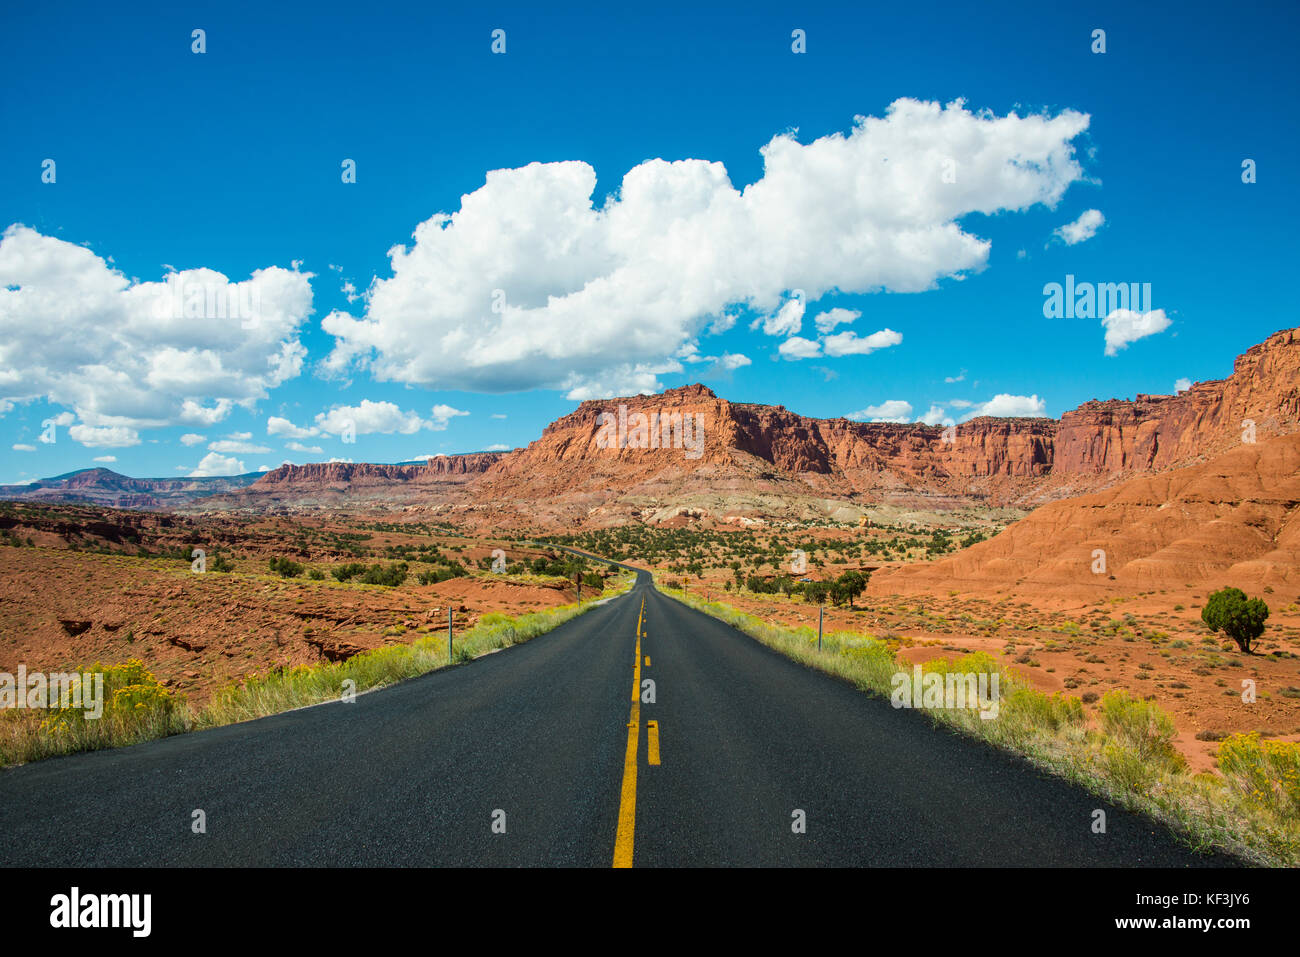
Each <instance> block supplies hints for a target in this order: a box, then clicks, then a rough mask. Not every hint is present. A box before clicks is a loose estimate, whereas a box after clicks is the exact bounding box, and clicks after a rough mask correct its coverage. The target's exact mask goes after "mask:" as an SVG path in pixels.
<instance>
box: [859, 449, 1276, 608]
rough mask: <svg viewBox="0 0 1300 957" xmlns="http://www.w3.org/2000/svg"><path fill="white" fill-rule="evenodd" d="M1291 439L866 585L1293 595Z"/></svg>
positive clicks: (1053, 592)
mask: <svg viewBox="0 0 1300 957" xmlns="http://www.w3.org/2000/svg"><path fill="white" fill-rule="evenodd" d="M1298 570H1300V433H1296V432H1293V433H1291V434H1289V435H1283V436H1276V437H1273V438H1270V439H1264V440H1261V441H1259V442H1256V443H1254V444H1250V443H1239V444H1238V445H1236V446H1235V447H1234V448H1233V449H1231V450H1230V451H1228V452H1225V453H1223V454H1222V455H1219V456H1217V457H1215V458H1213V459H1211V460H1210V461H1208V462H1201V463H1197V464H1193V465H1188V466H1186V467H1184V468H1178V469H1171V470H1168V471H1164V472H1159V473H1150V474H1146V475H1140V476H1137V477H1135V478H1131V479H1128V480H1127V481H1124V482H1121V483H1119V484H1117V485H1114V486H1112V487H1110V488H1108V489H1106V490H1104V491H1101V492H1097V493H1094V494H1091V495H1084V496H1080V497H1077V498H1070V499H1065V500H1063V501H1059V502H1052V503H1050V504H1047V505H1044V506H1042V507H1041V508H1039V509H1037V510H1035V511H1034V512H1031V513H1030V514H1029V515H1028V516H1027V517H1026V518H1023V519H1021V520H1020V521H1019V522H1016V523H1015V524H1013V525H1011V526H1010V527H1008V528H1007V529H1006V530H1005V531H1003V532H1002V533H1001V534H1000V535H997V536H995V537H994V538H992V539H989V540H988V541H986V542H981V543H980V544H978V545H975V546H972V547H971V548H968V549H965V550H963V551H961V552H959V553H958V554H956V555H954V556H953V557H951V558H948V559H944V560H942V561H937V562H933V563H921V564H915V565H908V566H905V567H902V568H899V569H897V570H896V571H893V572H892V573H882V574H881V575H879V576H878V578H877V579H873V581H872V591H873V592H874V593H887V592H897V593H908V592H929V593H941V592H944V591H946V590H949V589H961V590H965V589H971V590H975V591H979V592H981V593H985V592H988V591H994V592H997V591H1014V592H1016V593H1017V594H1024V595H1030V594H1041V595H1050V596H1053V597H1055V598H1058V599H1061V600H1065V601H1069V600H1078V599H1081V598H1087V597H1089V596H1093V595H1095V593H1097V592H1099V591H1104V590H1107V589H1110V588H1112V587H1119V588H1128V589H1130V590H1131V589H1158V588H1163V589H1174V590H1177V591H1179V592H1180V593H1181V592H1182V591H1183V590H1184V589H1185V588H1187V587H1188V586H1189V585H1190V584H1192V583H1194V582H1203V581H1213V582H1214V583H1216V587H1217V586H1221V585H1223V584H1228V585H1235V586H1238V587H1241V588H1244V589H1247V590H1249V591H1252V592H1255V591H1262V590H1263V589H1265V588H1267V589H1269V590H1270V592H1272V591H1276V593H1277V594H1278V595H1279V596H1280V600H1281V601H1282V602H1283V603H1286V602H1288V601H1290V600H1292V599H1293V598H1294V596H1295V594H1296V589H1297V588H1300V571H1298Z"/></svg>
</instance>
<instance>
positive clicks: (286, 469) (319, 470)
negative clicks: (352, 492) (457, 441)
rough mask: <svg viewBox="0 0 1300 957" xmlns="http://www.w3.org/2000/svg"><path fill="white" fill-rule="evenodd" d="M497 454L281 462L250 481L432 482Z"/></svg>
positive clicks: (478, 469) (265, 484)
mask: <svg viewBox="0 0 1300 957" xmlns="http://www.w3.org/2000/svg"><path fill="white" fill-rule="evenodd" d="M501 455H502V453H500V452H475V453H472V454H469V455H435V456H432V457H431V458H430V459H429V460H428V462H420V463H412V464H405V465H376V464H373V463H370V462H311V463H308V464H306V465H281V466H280V467H279V468H277V469H272V470H271V471H269V472H267V473H266V474H265V475H263V476H262V477H261V478H259V479H258V480H257V481H256V482H254V483H253V489H252V490H253V491H261V490H275V489H283V488H286V487H292V486H301V487H321V488H342V487H348V486H358V487H365V486H375V485H391V484H398V483H408V482H410V483H415V484H420V483H426V482H435V481H438V480H440V479H444V478H446V477H448V476H473V475H480V474H482V473H483V472H486V471H487V470H488V469H489V468H491V467H492V466H493V465H494V464H496V462H497V461H498V460H500V458H501Z"/></svg>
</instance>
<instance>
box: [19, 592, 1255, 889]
mask: <svg viewBox="0 0 1300 957" xmlns="http://www.w3.org/2000/svg"><path fill="white" fill-rule="evenodd" d="M638 632H639V634H638ZM638 647H639V649H640V654H639V657H638V653H637V649H638ZM638 661H639V663H640V668H639V675H638V674H637V673H636V672H637V670H638V669H637V663H638ZM646 680H651V681H653V682H654V690H655V700H654V703H649V702H648V701H647V702H642V701H640V700H638V701H635V702H634V701H633V688H634V687H643V686H642V685H641V682H644V681H646ZM634 682H636V684H635V685H634ZM633 719H635V726H633V727H629V724H630V723H631V721H632V720H633ZM650 722H654V723H655V725H654V732H655V734H656V735H657V743H658V752H659V754H658V763H653V759H654V757H655V756H654V755H652V754H651V750H652V734H651V727H650ZM629 742H630V743H629ZM629 778H631V780H630V781H629ZM629 785H630V787H629ZM629 804H630V805H631V806H630V807H629ZM1096 808H1103V809H1105V811H1106V815H1107V828H1106V833H1105V834H1095V833H1093V830H1092V822H1093V811H1094V809H1096ZM195 810H202V811H203V812H204V815H205V817H206V833H194V831H193V829H192V822H193V820H194V811H195ZM502 812H503V813H502ZM796 812H802V820H803V822H804V828H803V830H802V832H801V833H796V828H795V826H794V825H795V824H796V822H797V820H799V818H800V815H799V814H797V813H796ZM620 857H621V859H619V860H618V863H622V864H629V863H630V864H632V865H634V866H684V865H763V866H766V865H836V866H914V865H936V866H948V865H960V866H967V865H970V866H980V865H984V866H1091V865H1097V866H1107V865H1111V866H1114V865H1118V866H1160V867H1180V866H1198V865H1200V866H1209V865H1218V866H1222V865H1223V864H1225V863H1232V862H1231V861H1230V860H1225V859H1222V858H1213V857H1206V856H1202V855H1198V854H1195V853H1194V852H1192V851H1190V850H1188V849H1186V848H1185V847H1184V846H1182V845H1180V844H1179V843H1178V842H1176V841H1175V839H1174V838H1173V837H1172V836H1171V835H1170V834H1168V833H1167V832H1165V831H1164V830H1163V829H1161V828H1160V827H1158V826H1157V825H1155V824H1152V823H1151V822H1149V821H1146V820H1145V819H1142V818H1140V817H1137V816H1134V815H1132V814H1129V813H1127V812H1124V811H1121V810H1119V809H1117V808H1114V807H1112V806H1110V805H1108V804H1106V803H1105V802H1102V801H1100V800H1099V799H1097V798H1095V797H1093V796H1090V795H1089V794H1087V793H1086V792H1084V791H1082V790H1080V789H1078V788H1075V787H1073V786H1071V785H1069V784H1066V783H1064V782H1062V781H1059V780H1056V779H1053V778H1050V777H1047V776H1045V775H1042V774H1040V773H1038V772H1036V771H1034V770H1033V769H1032V768H1029V767H1028V766H1027V765H1025V764H1024V763H1023V762H1021V761H1019V760H1018V759H1015V758H1013V757H1010V756H1007V755H1003V754H1001V753H999V752H997V751H995V750H993V749H991V748H989V747H987V746H985V745H983V744H981V743H979V742H975V741H972V740H969V739H966V738H963V737H960V736H958V735H955V734H953V733H950V732H946V731H943V730H938V729H936V728H934V727H933V726H932V725H931V724H930V723H929V722H928V721H927V720H926V719H925V718H924V716H922V715H920V714H917V713H915V712H911V711H907V710H896V709H894V708H892V707H891V706H890V705H889V703H888V702H887V701H883V700H880V699H875V698H871V697H867V696H865V695H863V694H861V693H859V692H857V691H855V690H854V689H853V688H852V687H850V686H849V685H847V684H845V683H843V682H840V681H838V680H836V679H833V678H829V677H827V676H825V675H822V674H819V673H817V672H814V671H810V670H808V669H806V668H804V667H802V666H800V665H798V664H795V663H793V662H791V661H789V660H788V659H786V658H784V657H782V656H780V655H778V654H777V653H775V652H773V651H770V650H769V649H767V648H765V647H763V646H761V645H759V644H758V643H757V642H755V641H753V640H752V639H750V638H748V637H746V636H744V635H742V634H740V633H739V632H737V631H735V630H733V629H731V628H729V627H728V626H726V625H724V624H722V623H721V622H718V621H716V620H714V619H712V618H709V617H707V616H704V615H701V614H699V613H697V612H694V611H692V610H690V609H687V608H685V607H684V606H682V605H680V604H679V603H677V602H674V601H673V600H672V599H669V598H665V597H663V596H661V595H659V594H658V593H656V592H655V591H654V590H653V589H652V588H651V587H650V585H649V579H648V577H647V576H644V575H642V576H641V577H640V579H639V580H638V583H637V586H636V588H634V589H633V590H632V591H631V592H630V593H629V594H627V595H624V596H622V597H620V598H618V599H616V600H614V601H611V602H608V603H606V604H604V605H602V606H600V607H597V608H595V609H593V610H592V611H589V612H588V613H587V614H585V615H582V616H581V617H579V618H577V619H574V620H573V621H570V622H568V623H566V624H565V625H562V626H561V627H560V628H558V629H556V630H555V631H553V632H551V633H550V634H547V635H544V636H542V637H539V638H535V639H533V640H532V641H530V642H528V643H526V644H523V645H519V646H516V647H514V648H510V649H507V650H505V651H503V652H500V653H497V654H492V655H487V656H484V657H482V658H480V659H478V660H476V661H474V662H471V663H469V664H465V665H461V666H457V667H454V668H449V669H445V670H443V671H439V672H434V673H432V674H429V675H425V676H423V677H421V678H416V679H413V680H411V681H407V682H404V683H402V684H400V685H397V686H394V687H392V688H387V689H384V690H382V691H376V692H372V693H370V694H365V695H361V696H359V697H357V698H356V700H355V701H354V702H353V703H351V704H344V703H341V702H338V703H329V704H325V705H321V706H318V707H313V708H306V709H302V710H299V711H294V712H290V713H287V714H282V715H276V716H274V717H270V718H263V719H260V720H257V721H251V722H247V723H244V724H239V725H232V726H228V727H224V728H216V729H212V730H208V731H202V732H198V733H194V734H188V735H180V736H177V737H173V738H168V739H165V740H161V741H155V742H150V743H148V744H143V745H137V746H134V747H130V748H123V749H119V750H115V751H104V752H97V753H92V754H85V755H77V756H73V757H68V758H57V759H54V760H50V761H45V762H40V763H37V764H33V765H28V766H25V767H21V768H15V769H11V770H7V771H2V772H0V864H4V865H9V866H14V865H19V866H43V865H61V866H73V867H79V866H123V865H126V866H131V865H178V866H179V865H185V866H208V865H213V866H230V865H283V866H301V865H313V866H314V865H415V866H428V865H465V866H470V865H482V866H528V865H577V866H593V867H609V866H610V865H611V864H613V863H615V862H616V858H620Z"/></svg>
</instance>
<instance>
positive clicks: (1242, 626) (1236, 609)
mask: <svg viewBox="0 0 1300 957" xmlns="http://www.w3.org/2000/svg"><path fill="white" fill-rule="evenodd" d="M1267 619H1268V605H1266V604H1264V602H1263V601H1262V600H1261V599H1259V598H1247V597H1246V593H1245V592H1243V591H1242V590H1241V589H1240V588H1222V589H1220V590H1219V591H1216V592H1215V593H1214V594H1212V595H1210V597H1209V598H1208V599H1207V600H1206V602H1205V607H1204V608H1203V609H1202V610H1201V621H1203V622H1205V624H1206V627H1208V628H1209V629H1210V631H1216V632H1217V631H1222V632H1223V633H1224V634H1225V635H1227V636H1228V637H1229V638H1231V639H1232V640H1233V641H1235V642H1236V643H1237V647H1238V648H1240V649H1241V650H1242V652H1243V653H1244V654H1250V643H1251V642H1252V641H1254V640H1255V639H1256V638H1258V637H1259V636H1260V635H1262V634H1263V633H1264V622H1265V621H1266V620H1267Z"/></svg>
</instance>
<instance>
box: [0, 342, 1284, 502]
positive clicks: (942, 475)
mask: <svg viewBox="0 0 1300 957" xmlns="http://www.w3.org/2000/svg"><path fill="white" fill-rule="evenodd" d="M1298 428H1300V330H1285V331H1282V332H1279V333H1276V334H1274V335H1272V336H1270V337H1269V338H1268V339H1267V340H1265V341H1264V342H1262V343H1260V344H1259V345H1257V346H1255V347H1253V348H1251V349H1250V350H1248V351H1247V352H1246V353H1245V354H1244V355H1242V356H1240V357H1239V358H1238V359H1237V361H1236V364H1235V367H1234V370H1233V373H1232V375H1230V376H1229V377H1228V378H1226V379H1223V380H1219V381H1213V382H1202V383H1197V384H1196V385H1194V386H1193V387H1192V388H1190V389H1189V390H1187V391H1186V392H1183V393H1180V394H1178V395H1174V396H1147V395H1141V396H1138V398H1137V399H1136V400H1133V401H1127V400H1110V401H1105V402H1100V401H1092V402H1087V403H1085V404H1084V405H1082V406H1080V407H1079V408H1077V409H1074V410H1072V411H1070V412H1067V413H1065V415H1063V416H1062V418H1061V419H1060V420H1059V421H1057V420H1053V419H1047V418H1011V419H1006V418H976V419H973V420H971V421H969V422H964V423H962V424H960V425H958V426H956V427H955V428H951V429H943V428H940V427H934V426H926V425H920V424H908V425H900V424H891V423H863V422H852V421H849V420H848V419H843V418H837V419H816V418H810V417H808V416H803V415H799V414H797V413H795V412H791V411H789V410H788V409H785V408H784V407H782V406H768V405H757V404H748V403H733V402H729V401H728V400H726V399H723V398H719V397H718V396H717V395H715V394H714V393H713V392H712V391H711V390H709V389H707V388H705V387H704V386H702V385H690V386H685V387H683V388H679V389H671V390H668V391H667V392H664V393H663V394H661V395H650V396H628V397H625V398H615V399H607V400H601V401H591V402H584V403H582V404H581V405H580V406H578V408H577V409H575V410H574V411H573V412H571V413H570V414H568V415H566V416H564V417H562V418H560V419H557V420H556V421H555V422H553V423H551V424H550V425H549V426H547V427H546V429H545V430H544V431H543V433H542V435H541V436H540V437H539V438H538V439H537V440H536V441H534V442H532V443H530V444H529V445H528V447H527V448H524V449H516V450H514V451H513V452H505V453H498V452H481V453H474V454H469V455H451V456H438V457H435V458H433V459H431V460H430V461H429V463H428V464H416V465H411V464H406V465H372V464H366V463H357V464H352V463H338V462H336V463H319V464H312V465H300V466H292V465H286V466H282V467H280V468H278V469H275V470H274V471H271V472H268V473H267V474H266V475H264V476H262V477H261V478H259V479H258V480H257V481H256V482H255V483H254V484H252V485H251V487H249V488H247V489H242V490H240V489H239V488H238V487H237V485H236V487H234V488H230V487H227V488H220V487H213V489H212V490H213V491H220V492H223V493H224V494H219V495H215V496H211V497H209V498H204V499H202V500H200V501H197V502H193V503H192V504H191V506H190V507H191V508H198V509H204V510H206V509H225V508H231V507H234V508H246V509H254V510H256V509H261V508H281V507H284V508H297V507H306V508H315V507H340V506H347V505H360V506H365V507H372V506H374V507H405V508H420V509H432V510H435V511H440V512H451V513H454V514H455V515H459V516H461V517H462V518H465V517H468V518H469V519H470V520H471V521H472V522H475V523H479V524H482V525H485V526H492V525H496V526H498V527H504V526H510V527H518V526H520V525H536V524H541V525H552V524H554V525H574V524H582V523H584V522H597V523H616V522H622V521H630V520H652V521H657V520H663V519H664V518H665V517H666V516H667V517H678V516H680V515H683V514H687V513H685V512H682V511H681V509H683V508H685V509H689V510H690V512H689V514H691V515H700V516H703V517H704V518H705V519H706V520H713V521H742V520H744V519H753V518H762V517H770V518H787V519H818V518H826V517H834V518H837V519H839V520H844V521H856V520H857V518H858V515H860V514H861V513H862V510H863V509H864V508H865V507H867V506H869V505H875V504H887V505H899V506H903V507H907V508H913V507H924V508H938V509H944V508H950V507H956V506H961V505H969V504H990V505H1011V506H1016V507H1034V506H1036V505H1039V504H1041V503H1043V502H1046V501H1052V500H1055V499H1059V498H1062V497H1065V496H1069V495H1075V494H1080V493H1084V492H1090V491H1095V490H1097V489H1101V488H1105V487H1107V486H1109V485H1112V484H1115V483H1117V482H1121V481H1123V480H1125V479H1126V478H1128V477H1130V476H1133V475H1136V474H1144V473H1149V472H1155V471H1161V470H1167V469H1170V468H1175V467H1178V466H1182V465H1187V464H1190V463H1194V462H1198V461H1204V460H1206V459H1207V458H1208V457H1212V456H1214V455H1216V454H1219V453H1221V452H1222V451H1224V450H1226V449H1229V448H1231V447H1233V446H1234V445H1237V444H1240V443H1242V441H1243V437H1248V436H1253V437H1255V438H1258V439H1259V440H1261V441H1263V440H1267V439H1268V438H1270V437H1272V436H1276V435H1283V434H1287V433H1290V432H1293V431H1295V430H1296V429H1298ZM83 474H86V473H83ZM109 474H112V473H109ZM117 478H118V479H122V478H123V477H121V476H118V477H117ZM124 481H125V482H128V483H129V482H133V481H139V482H145V483H149V484H148V486H147V488H145V487H142V488H141V489H139V490H132V489H129V488H127V487H126V486H125V485H123V486H122V487H121V488H120V489H119V491H118V494H121V495H126V494H138V495H145V496H153V498H152V499H141V500H139V502H138V505H140V506H141V507H151V506H153V505H154V504H155V503H156V502H158V501H161V500H160V499H158V498H157V491H156V490H157V489H158V488H159V487H160V483H161V482H162V481H163V480H124ZM173 481H189V482H193V481H194V480H173ZM84 482H85V483H86V484H87V485H93V484H94V480H92V479H90V478H86V479H84ZM229 482H231V483H238V482H239V479H233V480H229ZM119 484H120V483H119ZM77 493H78V490H77V489H75V488H64V487H61V488H60V490H59V492H58V494H60V495H69V496H75V495H77ZM0 494H3V493H0ZM40 494H46V493H43V492H42V493H40ZM187 494H190V493H187ZM25 495H26V493H24V494H23V495H10V496H8V497H25ZM191 497H192V496H191ZM92 500H93V499H92ZM109 504H124V502H123V500H121V499H119V500H117V501H115V502H112V503H109ZM674 509H676V511H674Z"/></svg>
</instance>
